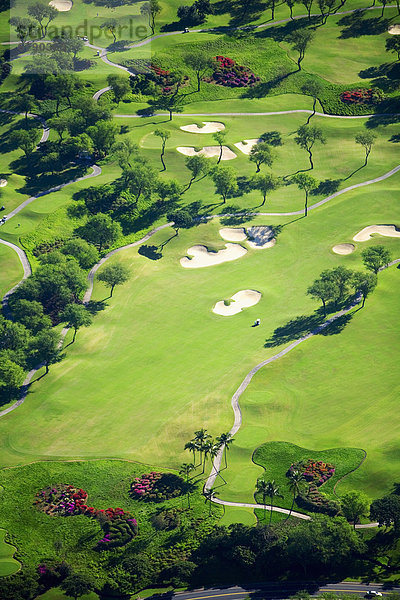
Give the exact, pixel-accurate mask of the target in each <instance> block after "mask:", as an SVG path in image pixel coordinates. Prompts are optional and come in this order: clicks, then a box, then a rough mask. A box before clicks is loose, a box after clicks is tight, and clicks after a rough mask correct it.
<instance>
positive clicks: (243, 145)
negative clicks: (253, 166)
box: [234, 139, 261, 154]
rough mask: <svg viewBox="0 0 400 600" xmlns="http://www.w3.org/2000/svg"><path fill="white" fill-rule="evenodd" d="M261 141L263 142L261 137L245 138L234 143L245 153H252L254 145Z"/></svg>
mask: <svg viewBox="0 0 400 600" xmlns="http://www.w3.org/2000/svg"><path fill="white" fill-rule="evenodd" d="M259 142H261V140H260V139H252V140H243V141H242V142H238V143H237V144H234V145H235V146H236V148H238V149H239V150H240V152H243V154H250V152H251V149H252V147H253V146H255V145H256V144H258V143H259Z"/></svg>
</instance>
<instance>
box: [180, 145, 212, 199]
mask: <svg viewBox="0 0 400 600" xmlns="http://www.w3.org/2000/svg"><path fill="white" fill-rule="evenodd" d="M185 165H186V167H187V168H188V169H189V171H190V172H191V174H192V177H191V179H190V181H189V183H188V186H187V188H186V189H185V190H183V192H182V194H184V193H185V192H187V191H188V189H189V188H190V187H191V185H192V183H193V182H194V180H195V179H196V178H197V177H199V176H200V175H206V174H207V173H208V171H209V166H208V162H207V159H206V157H205V156H202V155H201V154H200V155H199V154H196V155H195V156H188V157H187V158H186V160H185Z"/></svg>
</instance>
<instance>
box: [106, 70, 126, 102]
mask: <svg viewBox="0 0 400 600" xmlns="http://www.w3.org/2000/svg"><path fill="white" fill-rule="evenodd" d="M107 83H108V85H109V86H110V87H111V89H112V91H113V92H114V98H115V102H116V103H117V104H119V103H120V102H121V100H122V98H123V97H124V96H126V94H127V93H128V92H130V91H131V86H130V85H129V80H128V79H127V78H126V77H124V76H123V75H108V77H107Z"/></svg>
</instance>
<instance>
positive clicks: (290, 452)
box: [252, 442, 365, 512]
mask: <svg viewBox="0 0 400 600" xmlns="http://www.w3.org/2000/svg"><path fill="white" fill-rule="evenodd" d="M364 456H365V454H364V451H363V450H361V449H360V448H328V449H327V450H311V449H307V448H301V447H300V446H296V445H295V444H291V443H290V442H267V443H266V444H262V445H261V446H259V447H258V448H257V449H256V450H255V451H254V453H253V456H252V460H253V462H254V463H255V464H256V465H259V466H261V467H263V468H264V469H265V472H264V475H263V477H262V478H261V479H264V481H275V483H276V485H277V486H278V487H279V493H280V494H281V495H282V496H283V498H279V497H276V498H275V499H274V505H275V506H281V507H283V508H290V507H291V505H292V499H293V495H292V494H291V492H290V490H289V488H288V481H289V480H288V478H287V477H286V473H287V471H288V469H289V468H290V466H291V465H292V464H293V463H297V462H300V461H305V462H306V461H308V460H314V461H323V462H326V463H331V464H333V465H334V467H335V473H334V475H333V476H332V477H330V478H329V479H328V481H326V482H325V483H324V484H323V485H322V486H321V487H320V488H319V489H320V490H321V492H323V493H324V494H328V495H329V496H330V497H331V498H334V497H335V493H334V487H335V485H336V484H337V483H338V481H340V480H341V479H342V478H343V477H345V476H346V475H348V474H349V473H350V472H351V471H353V470H355V469H357V468H358V467H359V466H360V464H361V462H362V460H363V459H364ZM254 483H255V482H254ZM256 500H257V502H259V503H260V504H261V503H262V501H263V499H262V494H260V493H257V496H256ZM266 503H267V504H269V503H270V498H266ZM295 506H296V503H295ZM300 510H301V511H302V512H303V509H301V508H300Z"/></svg>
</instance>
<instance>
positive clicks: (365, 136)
mask: <svg viewBox="0 0 400 600" xmlns="http://www.w3.org/2000/svg"><path fill="white" fill-rule="evenodd" d="M375 138H376V135H374V134H373V133H371V131H365V132H364V131H363V132H361V133H357V135H356V137H355V138H354V139H355V142H356V144H360V145H361V146H363V148H364V150H365V162H364V167H365V166H366V165H367V163H368V157H369V155H370V154H371V150H372V146H373V145H374V141H375Z"/></svg>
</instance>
